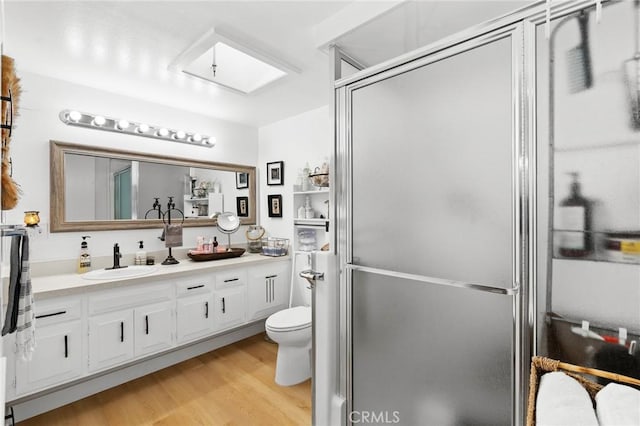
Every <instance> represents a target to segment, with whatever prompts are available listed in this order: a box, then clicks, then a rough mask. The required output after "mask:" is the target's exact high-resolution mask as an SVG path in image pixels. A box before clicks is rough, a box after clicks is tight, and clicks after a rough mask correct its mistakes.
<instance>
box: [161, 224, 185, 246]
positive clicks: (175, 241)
mask: <svg viewBox="0 0 640 426" xmlns="http://www.w3.org/2000/svg"><path fill="white" fill-rule="evenodd" d="M164 238H165V240H164V246H165V247H181V246H182V225H179V224H177V225H165V231H164Z"/></svg>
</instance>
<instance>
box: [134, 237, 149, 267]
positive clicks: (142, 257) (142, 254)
mask: <svg viewBox="0 0 640 426" xmlns="http://www.w3.org/2000/svg"><path fill="white" fill-rule="evenodd" d="M138 244H139V246H138V251H137V252H136V258H135V262H134V263H135V264H136V265H146V264H147V252H146V251H145V250H144V242H143V241H138Z"/></svg>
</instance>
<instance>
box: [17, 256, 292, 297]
mask: <svg viewBox="0 0 640 426" xmlns="http://www.w3.org/2000/svg"><path fill="white" fill-rule="evenodd" d="M289 259H290V257H289V256H281V257H270V256H262V255H260V254H254V253H245V254H243V255H242V256H240V257H234V258H231V259H222V260H212V261H205V262H194V261H193V260H191V259H179V261H180V263H178V264H177V265H162V264H159V263H157V264H155V265H153V266H150V268H155V269H156V271H155V272H152V273H150V274H148V275H143V276H137V277H130V278H115V279H114V278H110V279H104V280H87V279H84V278H82V275H80V274H59V275H44V276H39V277H33V278H32V279H31V285H32V288H33V295H34V297H35V298H36V299H43V298H50V297H57V296H64V295H69V294H79V293H84V292H86V291H94V290H102V289H107V288H114V287H121V286H126V285H131V284H141V283H148V282H154V281H159V280H166V279H171V278H175V277H177V276H186V275H189V274H191V273H202V272H216V271H219V270H224V269H230V268H237V267H243V266H254V265H261V264H267V263H271V262H281V261H285V260H289ZM5 288H6V286H5Z"/></svg>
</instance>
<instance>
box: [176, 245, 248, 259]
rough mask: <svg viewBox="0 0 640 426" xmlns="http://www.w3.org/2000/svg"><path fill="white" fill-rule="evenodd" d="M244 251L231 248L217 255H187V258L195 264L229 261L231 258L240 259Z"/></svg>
mask: <svg viewBox="0 0 640 426" xmlns="http://www.w3.org/2000/svg"><path fill="white" fill-rule="evenodd" d="M244 252H245V249H243V248H233V247H231V251H221V252H218V253H199V254H195V253H187V256H189V257H190V258H191V260H193V261H195V262H204V261H207V260H220V259H230V258H232V257H240V256H242V255H243V254H244Z"/></svg>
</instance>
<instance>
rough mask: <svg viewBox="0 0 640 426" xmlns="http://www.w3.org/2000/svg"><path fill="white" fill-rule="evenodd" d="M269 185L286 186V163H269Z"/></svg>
mask: <svg viewBox="0 0 640 426" xmlns="http://www.w3.org/2000/svg"><path fill="white" fill-rule="evenodd" d="M267 185H284V161H274V162H272V163H267Z"/></svg>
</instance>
